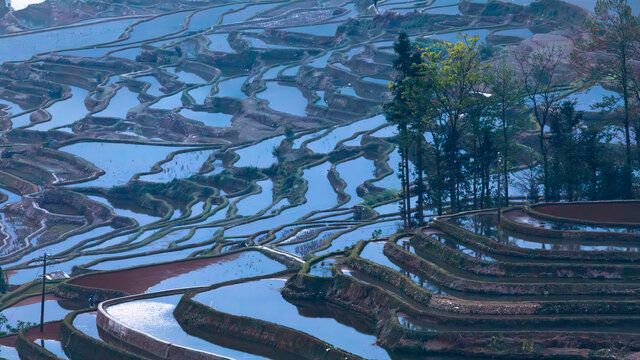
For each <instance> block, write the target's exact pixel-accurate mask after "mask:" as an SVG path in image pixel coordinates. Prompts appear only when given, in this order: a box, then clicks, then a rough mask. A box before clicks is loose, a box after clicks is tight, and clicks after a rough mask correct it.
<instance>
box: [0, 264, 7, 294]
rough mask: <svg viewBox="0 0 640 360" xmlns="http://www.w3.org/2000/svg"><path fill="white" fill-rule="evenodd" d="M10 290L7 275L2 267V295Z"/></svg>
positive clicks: (0, 289)
mask: <svg viewBox="0 0 640 360" xmlns="http://www.w3.org/2000/svg"><path fill="white" fill-rule="evenodd" d="M8 289H9V284H8V282H7V273H6V272H5V271H4V270H3V269H2V267H0V293H2V294H4V293H6V292H7V290H8Z"/></svg>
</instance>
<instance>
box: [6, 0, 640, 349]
mask: <svg viewBox="0 0 640 360" xmlns="http://www.w3.org/2000/svg"><path fill="white" fill-rule="evenodd" d="M567 2H568V3H572V4H575V5H578V6H579V7H576V6H569V7H567V8H566V9H568V10H567V11H570V13H571V15H572V16H571V17H570V18H571V21H567V20H566V19H565V18H563V17H562V16H557V14H555V13H553V12H549V11H543V10H544V9H542V10H541V9H540V8H539V7H536V6H568V5H566V4H564V3H562V2H560V1H556V0H544V1H539V2H536V4H533V3H534V2H532V1H525V0H523V1H504V2H499V1H495V2H494V1H490V2H481V1H464V0H462V1H458V0H433V1H424V2H419V1H380V2H376V3H375V4H374V3H373V2H370V1H369V2H367V1H364V2H363V1H354V2H349V1H293V2H282V1H261V2H241V1H222V2H210V1H187V0H184V1H183V0H178V1H170V2H162V3H157V4H154V5H149V4H146V5H145V4H144V3H145V2H144V1H127V0H125V1H122V2H104V3H100V4H98V3H95V2H82V5H77V4H76V3H74V2H71V1H65V0H57V1H54V0H45V1H10V2H8V4H7V5H5V4H0V16H1V17H2V18H1V19H2V21H0V48H1V49H3V50H5V51H2V52H1V54H0V62H1V63H2V65H0V265H1V266H2V269H3V270H4V271H5V274H4V275H6V280H7V284H8V285H7V292H6V294H4V295H3V296H2V298H0V306H1V308H2V314H3V315H4V316H5V317H6V320H7V321H6V323H2V324H0V325H1V328H0V331H4V332H6V333H12V334H13V333H17V332H20V331H22V330H26V329H30V330H28V331H26V332H25V334H27V335H25V339H26V340H28V341H27V342H21V341H20V340H16V338H18V335H15V334H13V335H8V336H6V337H1V338H0V345H1V347H0V357H2V358H7V359H17V358H24V359H36V358H56V357H57V358H62V359H65V358H68V359H83V358H87V354H92V353H100V354H102V352H104V355H101V356H103V358H105V359H108V358H123V359H134V358H135V359H140V358H144V359H147V358H149V359H151V358H154V359H155V358H176V359H178V358H200V356H202V358H206V359H213V358H215V356H218V357H217V358H218V359H219V358H229V359H289V358H290V359H316V358H326V359H336V360H337V359H421V358H425V357H426V356H429V358H431V357H432V356H435V357H434V358H437V357H438V356H441V355H451V354H453V356H461V357H462V358H473V356H475V355H476V354H485V355H486V356H489V357H491V356H494V355H496V356H499V355H501V354H502V352H503V351H514V352H515V353H517V354H519V356H520V357H521V358H527V357H531V358H535V357H536V356H538V355H540V354H545V355H549V356H557V357H561V356H562V355H566V354H572V356H573V355H575V354H577V355H575V357H576V358H587V357H588V356H589V354H597V355H598V356H601V357H602V358H604V356H605V355H607V354H610V353H611V354H616V356H617V355H620V354H623V355H628V354H631V353H633V352H640V346H638V345H637V344H636V342H637V341H636V338H635V337H634V336H635V335H637V331H636V327H635V326H634V323H633V322H634V321H637V320H638V317H639V316H640V310H639V309H640V307H639V306H638V303H637V301H636V298H637V295H638V294H639V292H640V277H638V275H637V270H638V267H639V266H640V265H639V264H640V263H639V262H640V251H639V250H640V241H639V240H640V237H639V236H640V234H638V232H640V230H639V229H640V225H639V224H640V218H638V216H637V215H638V214H639V213H640V212H638V206H639V205H638V204H637V203H635V202H629V203H621V204H618V205H617V206H618V207H617V208H615V209H614V210H615V211H612V208H611V207H610V206H611V205H610V204H607V203H606V202H605V203H598V204H590V205H589V206H588V207H582V208H580V205H572V204H567V205H566V206H565V205H554V204H548V205H539V206H531V207H524V206H521V207H514V208H509V209H507V210H505V211H504V212H503V213H502V217H501V218H498V215H497V213H496V212H495V211H489V212H485V213H473V214H461V215H457V216H451V217H435V215H434V216H433V217H432V214H435V213H436V211H437V210H436V209H435V208H431V207H430V208H429V209H428V210H427V213H428V215H427V216H425V220H427V221H429V220H431V221H430V223H429V225H426V226H425V227H423V228H419V229H415V230H414V231H411V232H406V233H405V231H406V229H404V228H403V225H404V224H403V221H402V220H401V219H400V217H399V213H400V208H399V205H398V198H399V195H400V192H401V188H402V181H401V180H400V177H399V174H398V170H397V169H398V163H399V162H400V161H401V151H402V150H401V148H400V147H399V144H400V139H399V132H398V129H397V128H396V127H395V126H393V125H390V124H389V123H388V122H387V119H386V117H385V108H384V106H383V105H384V104H385V103H387V102H388V101H389V100H390V99H391V98H392V93H391V91H390V88H389V83H390V82H392V81H393V80H394V79H395V78H396V76H397V75H398V73H397V70H396V69H394V64H393V61H394V58H395V56H394V54H393V46H394V41H395V39H396V37H397V35H398V33H399V32H401V31H407V32H408V35H409V36H410V38H411V39H412V40H413V41H414V43H415V44H417V45H420V46H422V47H425V46H430V45H433V44H434V43H435V42H437V41H452V42H455V41H456V40H457V39H458V34H459V33H460V32H462V33H467V34H469V35H470V36H478V38H479V41H481V42H483V43H485V44H486V45H487V49H488V51H487V54H483V56H485V55H486V56H495V58H499V57H500V56H501V55H502V54H504V53H506V51H507V50H508V49H510V48H515V47H518V46H523V47H526V46H529V45H531V44H532V43H534V42H540V41H542V42H544V41H547V40H548V39H550V38H551V39H554V41H556V42H557V43H565V42H572V41H574V40H575V39H576V38H577V37H579V36H580V33H579V31H578V30H577V26H578V25H579V24H578V23H577V22H578V20H576V19H586V18H587V17H588V16H589V11H593V7H594V5H593V4H591V2H585V3H584V4H582V3H578V2H576V1H567ZM540 3H545V4H543V5H540ZM547 3H548V4H547ZM74 4H76V5H74ZM559 4H560V5H559ZM580 7H584V9H581V8H580ZM545 9H546V8H545ZM563 9H564V7H563ZM633 10H634V11H636V10H637V7H636V6H633ZM7 49H13V50H12V51H9V50H7ZM489 50H490V51H489ZM574 75H575V74H574ZM571 80H572V82H571V86H569V87H568V88H566V89H563V90H562V91H563V96H566V98H567V99H571V100H573V99H575V100H576V101H577V104H578V106H577V109H578V110H581V111H585V112H586V114H587V115H586V116H587V117H588V118H589V119H592V120H594V123H597V124H602V126H603V128H604V127H607V129H608V130H611V129H613V130H614V131H618V130H619V129H620V124H609V123H606V122H607V118H606V117H605V116H602V115H600V113H599V112H598V110H596V109H594V105H596V103H597V102H598V101H600V100H601V98H602V97H603V96H609V95H615V94H616V92H615V91H614V89H613V88H612V86H611V85H610V84H607V83H602V84H592V83H581V82H579V81H577V79H571ZM528 111H529V109H526V104H525V105H523V106H522V109H518V111H517V114H516V115H517V117H518V119H519V120H518V121H520V122H519V123H518V128H517V131H518V134H514V137H516V138H518V139H519V140H518V141H519V143H518V144H517V145H518V147H517V150H516V152H517V156H514V159H515V160H514V163H513V164H510V165H511V166H512V167H513V169H514V170H513V173H514V174H515V173H518V172H523V171H526V170H527V169H528V168H529V167H530V166H532V165H531V164H530V163H529V162H528V161H529V160H528V156H529V155H528V154H529V153H530V151H533V150H531V149H532V145H531V142H532V140H531V134H534V133H535V132H536V131H538V128H537V127H536V125H535V124H534V123H532V122H530V121H529V122H527V121H521V120H522V119H524V118H526V116H524V115H527V116H528ZM616 129H618V130H616ZM515 135H517V136H515ZM433 145H434V141H433V138H428V137H426V138H425V146H427V148H429V147H430V146H433ZM608 145H610V146H611V147H612V151H613V152H615V151H620V150H621V146H622V143H621V142H620V141H619V142H617V143H611V144H608ZM534 150H535V149H534ZM409 160H410V162H412V163H413V162H414V161H415V160H416V158H415V157H413V156H410V157H409ZM412 166H413V165H412ZM522 169H524V170H522ZM513 177H514V178H515V175H514V176H513ZM414 186H415V184H414ZM512 186H514V192H512V198H514V199H515V200H518V201H522V200H525V196H523V195H524V191H520V189H519V188H517V189H516V186H515V185H512ZM514 194H515V196H514ZM414 195H415V196H414ZM416 199H417V194H412V197H411V203H412V204H413V205H412V206H415V203H416ZM498 219H503V222H502V223H499V222H498ZM397 233H401V234H400V235H396V234H397ZM603 234H604V235H603ZM636 238H637V239H638V240H636ZM44 252H46V254H47V272H48V273H50V274H51V273H56V274H58V275H60V276H61V277H59V278H51V279H49V280H47V282H46V288H45V292H46V297H45V318H44V320H45V322H48V323H47V324H46V325H47V326H49V327H51V328H52V329H50V331H49V332H47V335H46V336H44V335H41V336H38V334H37V333H35V332H33V330H34V329H31V328H32V326H33V325H34V324H36V323H38V322H39V321H40V317H39V309H40V308H39V307H40V303H39V299H40V298H39V295H38V294H39V292H40V290H41V289H40V286H41V279H42V277H41V276H42V259H41V258H42V255H43V253H44ZM61 274H64V275H61ZM66 275H68V276H69V278H67V276H66ZM89 299H92V301H90V300H89ZM114 299H116V300H114ZM103 301H116V302H115V303H110V302H107V303H105V304H107V305H106V306H105V307H104V308H99V307H97V305H98V304H99V303H102V302H103ZM76 310H81V311H80V312H77V313H76V312H75V311H76ZM84 310H88V311H84ZM198 316H200V317H201V318H202V319H203V324H207V326H209V328H207V327H206V326H204V327H203V326H202V324H197V323H194V322H191V321H190V320H192V319H193V318H197V317H198ZM65 317H66V319H65ZM101 319H102V320H101ZM104 319H110V321H111V325H109V324H110V323H109V321H106V320H104ZM207 321H209V322H210V323H207ZM52 323H55V324H57V325H51V324H52ZM114 324H115V325H114ZM211 324H222V325H216V326H213V325H211ZM234 324H235V325H234ZM112 326H119V329H121V330H122V331H123V333H126V334H129V335H131V337H130V339H131V340H127V338H122V337H119V335H118V332H117V331H115V330H114V328H113V327H112ZM256 329H257V330H256ZM568 329H569V330H571V331H574V332H575V333H576V334H577V335H575V336H576V337H579V339H580V341H576V342H571V341H570V340H571V339H570V336H569V335H567V331H568ZM528 333H532V334H533V333H535V335H534V336H530V335H523V334H528ZM269 334H275V335H277V336H275V335H274V336H271V335H269ZM456 334H460V335H456ZM3 339H4V340H3ZM3 341H4V342H3ZM301 348H304V349H303V350H300V349H301ZM549 348H559V349H560V350H557V349H556V350H552V351H549V352H548V353H545V352H544V351H543V350H541V349H549ZM158 349H161V350H158ZM607 349H612V350H607ZM162 351H165V352H164V353H162ZM554 351H555V352H554ZM34 354H39V355H34ZM42 354H44V355H42ZM133 354H136V355H133ZM159 354H161V355H159ZM166 354H172V356H168V355H166ZM38 356H40V357H38Z"/></svg>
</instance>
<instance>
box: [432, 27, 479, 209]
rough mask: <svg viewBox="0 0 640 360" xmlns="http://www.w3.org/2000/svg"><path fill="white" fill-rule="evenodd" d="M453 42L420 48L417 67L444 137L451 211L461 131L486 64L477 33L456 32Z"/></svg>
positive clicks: (456, 200)
mask: <svg viewBox="0 0 640 360" xmlns="http://www.w3.org/2000/svg"><path fill="white" fill-rule="evenodd" d="M458 38H459V39H460V41H458V42H457V43H455V44H454V43H450V42H446V41H445V42H442V43H437V44H435V45H433V46H431V47H429V48H427V49H424V50H423V64H421V65H420V66H419V69H420V76H422V77H423V78H424V79H425V80H426V81H424V82H423V83H424V84H425V85H426V87H427V88H429V91H428V92H425V93H427V94H430V95H429V97H428V98H427V99H426V100H427V101H429V102H430V105H429V107H430V108H432V109H435V110H436V112H437V113H438V116H435V117H434V118H436V119H438V120H440V121H441V127H442V131H444V132H445V134H446V137H445V141H444V154H445V157H446V163H447V171H446V173H447V174H448V176H447V177H448V187H449V196H450V199H451V210H452V212H455V211H457V210H458V209H460V207H461V203H460V200H461V196H460V194H461V190H462V189H461V185H462V184H461V182H462V181H463V180H464V179H463V174H462V163H461V158H460V156H459V155H460V144H461V142H462V140H463V139H462V131H463V129H464V128H465V127H466V126H467V123H466V121H467V119H468V112H469V109H471V108H473V107H474V106H475V105H476V104H477V102H478V101H479V100H481V99H482V98H483V96H481V95H479V94H481V93H482V92H483V90H484V89H482V86H483V84H484V83H485V76H484V74H483V72H484V70H485V69H486V67H487V66H485V65H482V64H481V58H480V50H481V48H482V46H481V44H480V43H479V38H478V37H477V36H472V37H469V36H468V35H466V34H464V35H463V34H459V35H458Z"/></svg>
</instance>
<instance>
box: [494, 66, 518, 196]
mask: <svg viewBox="0 0 640 360" xmlns="http://www.w3.org/2000/svg"><path fill="white" fill-rule="evenodd" d="M488 81H489V92H490V93H491V99H492V100H493V104H494V110H495V112H494V113H495V116H496V117H497V118H498V119H500V123H501V127H502V140H503V146H502V151H503V155H504V158H503V162H504V163H503V172H504V191H505V202H506V205H507V206H509V147H510V143H509V140H510V136H511V122H509V121H507V114H508V113H509V112H510V111H511V110H513V109H514V108H515V107H516V106H518V105H521V104H522V90H521V87H520V83H519V82H518V77H517V74H516V72H515V70H514V69H513V68H512V67H511V65H509V63H507V61H506V60H505V59H501V60H500V61H498V62H497V63H496V64H494V65H493V66H492V68H491V71H490V72H489V78H488Z"/></svg>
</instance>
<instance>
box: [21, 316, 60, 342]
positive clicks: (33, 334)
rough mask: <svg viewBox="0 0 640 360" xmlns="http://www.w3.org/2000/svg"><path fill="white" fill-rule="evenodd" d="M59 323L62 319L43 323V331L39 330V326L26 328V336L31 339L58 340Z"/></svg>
mask: <svg viewBox="0 0 640 360" xmlns="http://www.w3.org/2000/svg"><path fill="white" fill-rule="evenodd" d="M60 325H62V321H56V322H53V323H47V324H44V331H43V332H40V327H34V328H31V329H29V330H27V334H26V335H27V337H28V338H29V339H31V340H39V339H44V340H60V337H59V335H60Z"/></svg>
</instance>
